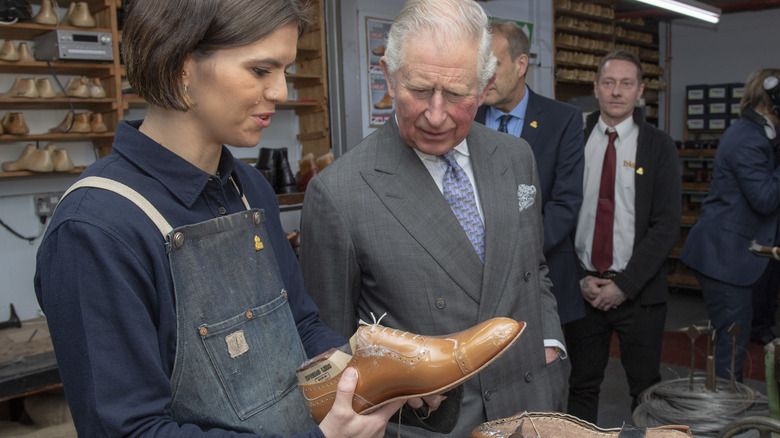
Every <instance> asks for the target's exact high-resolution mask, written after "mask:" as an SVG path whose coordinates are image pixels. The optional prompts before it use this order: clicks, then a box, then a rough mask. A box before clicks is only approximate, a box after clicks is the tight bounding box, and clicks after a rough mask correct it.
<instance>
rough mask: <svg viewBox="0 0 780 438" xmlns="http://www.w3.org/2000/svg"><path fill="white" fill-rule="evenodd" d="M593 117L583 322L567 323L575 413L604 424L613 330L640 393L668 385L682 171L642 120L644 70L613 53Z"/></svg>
mask: <svg viewBox="0 0 780 438" xmlns="http://www.w3.org/2000/svg"><path fill="white" fill-rule="evenodd" d="M593 88H594V93H595V95H596V98H597V99H598V102H599V111H597V112H595V113H593V114H591V115H590V116H588V119H587V123H586V128H585V138H586V139H587V142H586V144H585V178H584V184H583V200H582V208H581V209H580V215H579V221H578V223H577V231H576V237H575V247H576V250H577V256H578V257H579V261H580V266H581V271H580V276H581V280H580V287H581V289H582V296H583V298H584V299H585V317H584V318H582V319H579V320H577V321H573V322H570V323H568V324H567V325H566V328H565V330H566V346H567V350H568V353H569V357H570V358H571V366H572V371H571V376H570V377H569V386H570V387H569V405H568V411H569V413H570V414H572V415H575V416H577V417H579V418H581V419H583V420H586V421H589V422H591V423H594V424H595V423H596V421H597V420H598V401H599V388H600V386H601V382H602V381H603V380H604V369H605V368H606V366H607V361H608V360H609V345H610V341H611V339H612V333H613V332H615V333H617V336H618V340H619V343H620V358H621V362H622V364H623V368H624V369H625V371H626V377H627V379H628V387H629V392H630V394H631V397H633V403H632V406H631V408H632V411H633V409H634V408H635V407H636V406H637V398H638V397H639V395H640V394H641V393H642V391H644V390H645V389H647V388H648V387H650V386H652V385H653V384H655V383H656V382H658V381H660V380H661V375H660V370H659V368H660V364H661V342H662V338H663V332H664V324H665V322H666V300H667V298H668V294H669V292H668V288H667V285H666V276H667V272H666V256H667V254H668V253H669V251H670V250H671V249H672V247H673V246H674V244H675V241H676V240H677V236H678V235H679V232H680V210H681V203H680V199H681V198H680V196H681V195H680V185H681V181H680V165H679V162H678V158H677V150H676V148H675V145H674V142H673V141H672V139H671V137H669V135H668V134H666V133H665V132H663V131H660V130H659V129H657V128H655V127H654V126H652V125H650V124H648V123H647V122H646V121H645V120H644V115H643V113H642V110H641V109H639V108H636V102H637V101H638V100H639V98H640V97H641V96H642V92H643V91H644V85H643V84H642V65H641V64H640V62H639V59H638V58H637V57H636V56H635V55H634V54H632V53H630V52H626V51H616V52H612V53H610V54H608V55H607V56H606V57H605V58H604V59H603V60H602V61H601V64H600V65H599V68H598V72H597V79H596V82H595V83H594V84H593Z"/></svg>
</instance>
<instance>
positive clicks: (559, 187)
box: [542, 110, 585, 254]
mask: <svg viewBox="0 0 780 438" xmlns="http://www.w3.org/2000/svg"><path fill="white" fill-rule="evenodd" d="M564 126H565V129H564V132H563V134H562V135H561V139H560V145H559V146H558V148H557V151H558V156H557V157H556V159H555V175H554V178H553V181H554V182H553V187H552V192H551V195H550V199H549V200H546V201H544V211H543V213H542V214H543V222H544V253H545V254H549V252H550V250H551V249H552V248H555V247H556V246H558V245H559V244H560V243H561V242H562V241H563V240H565V239H569V236H570V234H571V233H572V231H573V230H574V227H576V226H577V216H578V214H579V212H580V206H581V205H582V174H583V169H584V167H585V154H584V150H585V143H584V141H585V140H584V134H583V130H582V116H581V114H580V113H579V111H576V110H572V111H570V112H569V119H568V120H567V121H566V123H565V125H564Z"/></svg>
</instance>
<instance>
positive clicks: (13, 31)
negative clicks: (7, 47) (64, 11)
mask: <svg viewBox="0 0 780 438" xmlns="http://www.w3.org/2000/svg"><path fill="white" fill-rule="evenodd" d="M93 3H99V2H93ZM104 8H105V7H104ZM90 10H91V11H95V10H96V8H92V7H90ZM2 29H3V31H2V33H3V38H4V39H9V40H21V41H32V40H33V39H35V37H37V36H38V35H43V34H45V33H46V32H51V31H53V30H55V29H57V26H51V25H45V24H37V23H28V22H18V23H14V24H9V25H5V26H3V27H2ZM59 29H60V30H73V31H82V32H83V31H84V30H89V31H90V32H104V33H111V29H101V28H96V27H91V28H89V29H85V28H83V27H70V26H61V27H59Z"/></svg>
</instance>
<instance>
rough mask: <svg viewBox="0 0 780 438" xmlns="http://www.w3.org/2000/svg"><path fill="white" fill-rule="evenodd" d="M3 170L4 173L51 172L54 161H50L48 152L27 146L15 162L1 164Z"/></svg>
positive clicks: (50, 156)
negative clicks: (22, 171)
mask: <svg viewBox="0 0 780 438" xmlns="http://www.w3.org/2000/svg"><path fill="white" fill-rule="evenodd" d="M3 170H4V171H6V172H14V171H19V170H29V171H31V172H51V171H53V170H54V161H52V155H51V153H50V152H49V151H48V150H46V149H37V148H36V147H35V145H32V144H28V145H27V146H25V147H24V149H23V150H22V154H21V155H20V156H19V158H18V159H17V160H16V161H11V162H6V163H3Z"/></svg>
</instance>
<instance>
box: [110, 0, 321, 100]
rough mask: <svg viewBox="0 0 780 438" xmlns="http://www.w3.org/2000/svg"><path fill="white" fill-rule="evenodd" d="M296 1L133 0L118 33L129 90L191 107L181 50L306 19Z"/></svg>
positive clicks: (234, 42) (252, 37)
mask: <svg viewBox="0 0 780 438" xmlns="http://www.w3.org/2000/svg"><path fill="white" fill-rule="evenodd" d="M308 21H309V18H308V14H307V12H306V10H305V8H304V6H303V4H302V3H301V0H230V1H226V0H133V2H132V4H131V6H130V10H129V12H128V16H127V21H126V22H125V26H124V30H123V34H122V56H123V57H124V62H125V65H126V66H127V79H128V81H129V82H130V86H131V87H132V88H133V91H134V92H135V93H136V94H138V95H139V96H141V97H142V98H144V99H145V100H146V101H147V102H149V103H150V104H153V105H156V106H159V107H162V108H166V109H173V110H179V111H187V110H189V109H190V108H192V106H193V102H192V100H190V98H189V96H187V94H186V93H185V92H184V85H183V83H182V71H181V70H182V66H183V65H184V61H185V59H186V57H187V55H192V56H194V57H198V58H207V57H209V56H210V55H211V54H212V53H213V52H214V51H216V50H219V49H225V48H230V47H238V46H243V45H247V44H251V43H254V42H256V41H259V40H261V39H263V38H265V37H267V36H268V35H270V34H272V33H273V32H274V31H276V30H277V29H279V28H280V27H282V26H284V25H287V24H294V25H296V26H297V27H298V31H299V35H300V34H301V33H302V32H303V30H304V28H305V26H306V24H307V23H308Z"/></svg>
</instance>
